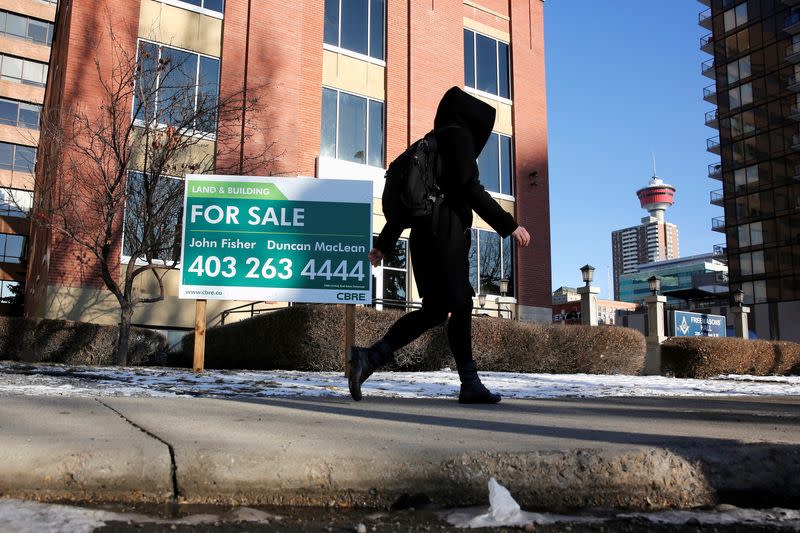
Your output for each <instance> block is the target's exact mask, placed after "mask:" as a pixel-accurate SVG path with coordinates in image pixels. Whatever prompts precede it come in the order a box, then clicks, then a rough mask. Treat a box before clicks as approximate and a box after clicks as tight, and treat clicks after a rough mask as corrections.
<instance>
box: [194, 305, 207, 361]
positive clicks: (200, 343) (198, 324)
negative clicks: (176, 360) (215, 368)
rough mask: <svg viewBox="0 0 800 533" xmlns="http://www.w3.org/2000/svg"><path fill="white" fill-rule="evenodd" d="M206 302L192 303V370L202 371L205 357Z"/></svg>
mask: <svg viewBox="0 0 800 533" xmlns="http://www.w3.org/2000/svg"><path fill="white" fill-rule="evenodd" d="M206 303H208V302H207V300H196V301H195V304H194V361H193V363H192V370H194V371H195V372H202V371H203V367H204V366H205V358H206Z"/></svg>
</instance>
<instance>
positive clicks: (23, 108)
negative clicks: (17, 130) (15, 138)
mask: <svg viewBox="0 0 800 533" xmlns="http://www.w3.org/2000/svg"><path fill="white" fill-rule="evenodd" d="M41 112H42V106H40V105H36V104H27V103H23V102H17V101H16V100H7V99H5V98H0V124H8V125H10V126H21V127H23V128H32V129H38V128H39V116H40V114H41Z"/></svg>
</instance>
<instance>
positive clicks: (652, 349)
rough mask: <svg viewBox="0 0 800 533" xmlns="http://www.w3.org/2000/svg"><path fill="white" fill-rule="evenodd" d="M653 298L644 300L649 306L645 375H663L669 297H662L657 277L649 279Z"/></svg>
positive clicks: (649, 297)
mask: <svg viewBox="0 0 800 533" xmlns="http://www.w3.org/2000/svg"><path fill="white" fill-rule="evenodd" d="M647 285H648V287H649V288H650V292H651V293H652V295H651V296H648V297H647V298H645V299H644V302H645V305H647V322H648V328H647V355H646V357H645V361H644V373H645V374H648V375H654V374H656V375H657V374H661V344H662V343H663V342H664V341H665V340H667V336H666V327H665V321H664V305H665V304H666V303H667V297H666V296H661V294H659V292H660V291H661V280H660V279H659V278H657V277H656V276H650V277H649V278H648V279H647Z"/></svg>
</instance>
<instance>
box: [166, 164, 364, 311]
mask: <svg viewBox="0 0 800 533" xmlns="http://www.w3.org/2000/svg"><path fill="white" fill-rule="evenodd" d="M371 245H372V182H369V181H360V180H328V179H325V180H322V179H313V178H276V177H244V176H209V175H189V176H186V192H185V195H184V209H183V247H182V252H181V281H180V289H179V296H180V297H181V298H192V299H216V300H254V301H260V300H273V301H283V302H318V303H366V302H368V301H369V300H370V298H371V294H372V287H371V282H372V276H371V275H370V270H369V263H368V260H367V253H368V252H369V250H370V247H371Z"/></svg>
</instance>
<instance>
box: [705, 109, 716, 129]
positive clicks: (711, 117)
mask: <svg viewBox="0 0 800 533" xmlns="http://www.w3.org/2000/svg"><path fill="white" fill-rule="evenodd" d="M718 119H719V110H718V109H712V110H711V111H709V112H708V113H706V126H711V125H712V124H715V123H716V122H717V120H718Z"/></svg>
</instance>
